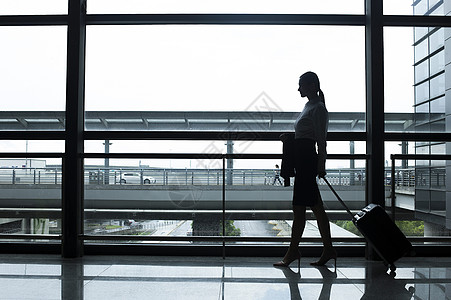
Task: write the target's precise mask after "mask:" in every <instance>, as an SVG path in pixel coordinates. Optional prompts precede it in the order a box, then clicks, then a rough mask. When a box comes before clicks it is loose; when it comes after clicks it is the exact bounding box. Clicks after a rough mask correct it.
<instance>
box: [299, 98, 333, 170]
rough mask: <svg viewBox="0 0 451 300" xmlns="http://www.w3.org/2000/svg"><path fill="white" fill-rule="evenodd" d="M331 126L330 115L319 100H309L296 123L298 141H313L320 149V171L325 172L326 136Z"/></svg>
mask: <svg viewBox="0 0 451 300" xmlns="http://www.w3.org/2000/svg"><path fill="white" fill-rule="evenodd" d="M328 125H329V113H328V112H327V109H326V106H325V105H324V103H323V102H322V101H320V100H319V99H315V100H309V101H308V102H307V103H306V104H305V106H304V109H303V110H302V112H301V113H300V114H299V116H298V118H297V119H296V121H295V123H294V131H295V138H296V139H301V138H305V139H311V140H314V141H315V142H316V145H317V147H318V171H324V170H325V163H326V156H327V152H326V136H327V128H328Z"/></svg>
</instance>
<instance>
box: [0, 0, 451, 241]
mask: <svg viewBox="0 0 451 300" xmlns="http://www.w3.org/2000/svg"><path fill="white" fill-rule="evenodd" d="M58 2H61V1H58ZM382 2H384V11H383V14H382V12H379V13H380V14H379V15H377V14H378V12H372V13H373V14H374V16H373V17H375V18H379V19H380V20H382V23H381V24H382V25H381V26H383V27H384V28H383V36H384V42H383V43H384V51H385V53H384V62H385V65H384V69H383V72H384V74H376V72H379V71H376V70H374V69H372V68H368V65H369V64H368V63H369V62H368V61H367V60H368V59H369V57H368V56H367V57H366V56H365V54H366V53H368V51H366V50H375V49H377V46H378V45H377V42H375V41H372V43H373V44H371V43H366V44H365V40H366V37H365V34H366V33H365V29H366V27H365V26H366V25H367V24H366V23H365V22H366V20H367V19H366V18H365V15H364V14H365V10H364V3H365V2H364V1H353V0H350V1H344V2H343V1H341V2H340V3H338V2H337V3H336V1H326V0H324V1H315V2H312V1H281V2H278V3H277V7H275V4H274V2H272V1H258V2H257V1H250V0H249V1H244V2H243V1H240V3H239V4H238V2H237V3H236V5H235V3H234V2H230V1H228V2H227V3H224V5H220V4H216V5H213V4H211V3H210V2H206V1H170V2H168V1H153V2H152V4H151V5H150V4H149V3H147V4H145V3H144V2H142V1H128V2H127V3H126V4H124V3H123V2H120V1H101V0H90V1H89V5H88V6H87V7H88V11H87V15H86V19H85V20H83V21H82V27H83V28H85V27H84V26H85V25H86V44H84V40H83V39H80V40H83V42H82V46H83V47H86V49H82V50H83V51H81V52H82V53H83V54H86V56H85V59H82V60H81V61H80V62H79V64H80V65H77V66H75V67H72V68H70V70H69V69H66V68H67V67H66V65H67V53H68V49H66V48H67V47H66V45H67V42H68V41H67V32H68V28H69V27H70V20H71V19H70V18H69V16H68V15H67V14H68V10H67V7H60V6H59V5H60V3H58V4H56V2H53V1H46V2H45V5H42V6H40V7H39V9H37V8H36V6H33V5H27V6H24V7H27V9H26V10H25V9H22V8H20V6H19V5H17V7H15V8H14V7H10V6H8V10H7V11H6V10H5V11H6V13H5V14H6V15H9V16H11V17H13V18H9V17H7V16H1V17H0V25H2V26H1V27H0V35H1V36H2V40H4V41H6V42H5V45H6V47H2V49H1V50H0V54H2V55H1V57H2V60H3V65H4V66H6V67H5V68H4V70H5V71H2V72H0V74H1V75H0V76H2V78H3V80H2V82H5V83H7V84H5V85H2V86H0V95H1V96H2V98H4V99H8V101H7V102H5V103H7V104H5V106H4V109H3V110H2V111H1V112H0V125H1V127H0V130H1V131H2V133H4V134H3V136H2V137H1V139H2V140H1V143H2V146H3V145H4V147H2V150H1V153H0V156H3V157H0V159H1V160H2V161H3V163H2V165H0V168H1V170H2V173H1V174H0V175H1V177H0V184H2V188H3V189H4V192H5V193H4V195H5V197H6V198H7V199H5V200H4V201H2V203H3V204H1V209H0V211H1V213H2V215H1V216H2V217H3V218H4V219H0V220H6V221H2V222H3V223H4V224H9V223H11V224H15V225H14V226H15V227H14V228H16V229H17V228H19V227H20V231H17V230H16V231H14V232H13V231H8V230H9V229H6V230H4V231H3V232H2V234H12V233H16V234H18V235H17V236H16V237H15V238H16V239H17V238H20V239H21V240H26V237H25V236H24V234H35V237H36V234H43V235H44V236H45V237H47V239H48V240H51V239H54V238H56V239H59V238H60V236H59V235H60V234H61V233H62V232H61V206H62V205H61V200H62V197H61V194H62V185H61V182H62V179H61V178H64V176H65V175H67V174H65V173H64V172H65V171H64V168H63V166H64V164H65V163H67V160H65V156H66V155H67V153H66V151H67V152H71V151H72V149H71V150H69V149H64V142H65V141H66V142H67V141H70V142H74V143H80V141H78V140H76V139H74V138H73V136H70V134H73V133H74V132H75V131H74V128H75V127H72V129H66V119H65V117H66V107H65V103H66V97H67V95H66V72H70V71H73V70H74V69H78V68H79V67H81V68H80V69H85V71H86V72H85V73H84V74H83V75H84V76H83V78H82V81H83V82H84V85H83V84H80V87H82V88H81V89H82V93H83V97H84V103H83V105H84V106H83V108H84V110H83V115H84V122H83V125H77V126H81V127H80V128H78V129H79V130H80V131H83V138H82V141H83V142H84V149H82V150H81V153H80V155H81V156H82V157H83V165H82V166H80V168H82V169H83V170H82V173H83V175H82V178H83V179H82V185H81V186H82V189H83V194H84V196H81V197H80V198H77V199H78V200H77V201H79V204H80V208H81V206H83V207H82V208H81V209H82V210H83V217H82V219H83V220H82V221H81V224H82V226H81V227H83V228H72V229H75V232H78V233H77V234H82V235H83V236H84V239H85V241H86V244H90V245H93V244H94V245H95V246H98V245H100V244H105V243H108V244H111V243H113V244H119V243H120V244H124V243H126V244H127V243H128V244H136V243H139V244H142V245H146V244H151V246H156V245H157V244H158V245H162V244H164V245H169V244H171V245H172V246H177V245H178V246H180V245H182V246H186V245H190V246H199V245H221V244H222V243H224V242H225V241H227V243H229V242H230V243H233V245H241V246H246V245H250V243H251V244H253V243H268V242H270V243H271V245H276V246H280V245H281V243H283V242H286V241H287V240H288V236H289V234H290V230H291V227H290V226H291V224H290V222H291V221H290V219H291V213H290V199H291V192H292V188H291V187H287V188H284V187H283V186H282V184H283V181H282V179H281V178H280V175H279V173H278V172H279V168H280V157H281V156H280V153H281V143H280V141H278V136H279V134H280V133H282V132H287V131H292V130H293V127H292V126H293V122H294V120H295V118H296V116H297V113H299V111H301V110H302V107H303V105H304V103H305V99H301V98H300V96H299V94H298V92H297V88H298V86H297V84H298V78H299V75H301V74H302V73H303V72H305V71H309V70H311V71H315V72H316V73H317V74H318V75H319V77H320V80H321V87H322V89H323V91H324V93H325V95H326V105H327V108H328V110H329V113H330V125H329V144H328V152H329V154H330V157H329V159H328V162H327V172H328V177H329V178H330V180H331V181H332V183H333V184H334V185H335V186H336V187H337V190H338V192H339V193H340V194H341V195H342V196H343V198H344V200H345V201H346V202H347V203H348V204H349V205H350V206H351V208H352V209H353V210H357V209H359V208H361V207H362V206H364V205H365V203H366V201H367V200H368V198H367V196H368V195H367V190H368V189H367V187H368V180H367V178H368V177H367V176H368V169H367V165H368V161H367V159H368V157H367V156H366V153H367V144H366V142H367V133H368V131H367V123H368V122H367V116H366V113H367V112H366V107H367V106H368V104H369V103H370V104H371V103H378V102H377V101H378V99H372V98H371V95H368V94H366V92H367V91H366V90H367V86H368V80H367V81H365V80H366V79H368V78H373V77H379V76H375V75H383V76H382V78H385V82H383V83H380V84H381V86H382V87H384V95H383V97H384V101H381V102H380V103H384V110H383V112H384V122H385V123H384V131H385V133H384V132H381V133H380V134H381V136H382V135H383V137H382V138H380V137H379V136H372V138H374V139H375V140H371V141H370V142H371V143H373V142H375V141H376V142H382V143H384V148H385V155H384V165H383V166H382V165H381V166H376V168H380V170H382V169H383V170H384V177H383V180H384V184H383V188H384V189H385V191H384V195H386V199H385V200H386V201H385V204H386V207H387V209H388V210H389V211H391V212H392V213H393V212H395V213H396V215H392V216H398V218H399V221H401V220H402V221H412V222H417V221H418V222H419V224H416V223H415V224H416V225H418V226H419V227H421V226H423V227H424V229H423V231H422V232H420V233H416V234H414V233H411V232H410V231H407V230H406V231H405V232H406V234H407V235H409V236H420V237H425V236H437V235H445V234H446V233H447V229H446V204H447V195H448V194H449V192H448V189H449V187H448V186H447V184H446V177H445V175H446V171H447V169H448V168H449V166H448V164H447V160H446V159H442V160H429V159H422V160H415V159H401V160H398V161H396V162H395V166H396V168H397V172H395V176H393V173H390V174H389V169H390V167H391V166H390V161H391V160H390V155H391V154H446V153H447V150H446V149H447V146H448V145H447V143H449V138H448V136H447V135H446V132H447V127H446V123H447V122H446V121H447V105H446V102H447V101H446V96H447V95H446V88H447V78H446V76H445V73H446V66H447V61H446V57H447V55H446V45H447V41H448V37H447V30H446V29H447V28H444V27H440V26H432V25H431V26H429V25H428V23H427V21H426V20H425V19H424V18H422V19H421V22H420V21H418V22H419V23H421V26H419V25H418V24H417V23H415V22H417V21H416V19H415V18H413V19H408V20H406V19H402V18H396V16H395V17H393V16H390V18H386V17H387V15H412V16H414V17H415V16H422V17H423V16H429V17H430V18H431V20H434V22H435V23H434V24H437V23H440V22H443V19H437V18H440V17H442V16H444V15H446V14H447V12H446V11H445V7H446V5H445V4H446V3H445V2H444V1H433V0H429V1H427V0H421V1H414V2H413V3H412V2H410V1H399V2H398V1H396V2H397V3H396V4H395V3H394V1H382ZM18 3H19V1H18ZM370 3H371V2H370V1H367V4H370ZM22 4H23V3H22ZM22 6H23V5H22ZM74 12H76V10H74ZM288 13H289V15H287V14H288ZM18 15H28V18H24V19H22V20H20V18H15V17H17V16H18ZM84 21H86V24H85V23H83V22H84ZM409 22H412V24H410V23H409ZM431 22H432V21H431ZM19 25H20V26H19ZM27 25H28V26H27ZM50 25H52V26H50ZM375 26H379V25H375ZM82 36H83V34H82V35H80V36H78V37H82ZM83 47H82V48H83ZM365 47H369V48H367V49H365ZM69 50H74V49H69ZM84 50H86V51H84ZM70 61H73V60H70ZM368 72H369V73H368ZM381 72H382V71H381ZM401 72H402V74H401ZM83 97H79V98H78V100H76V101H82V100H81V99H83ZM367 98H368V99H367ZM448 102H449V101H448ZM80 103H81V102H80ZM381 105H382V104H381ZM67 109H69V108H67ZM71 112H73V111H72V110H71ZM81 119H83V118H81ZM81 119H80V120H81ZM80 124H81V122H80ZM67 133H69V134H68V135H66V134H67ZM418 134H419V135H418ZM429 134H433V136H434V138H431V139H429ZM438 134H443V135H442V136H440V137H441V138H437V136H438ZM379 138H380V139H379ZM71 155H72V154H71ZM74 157H75V156H70V158H69V159H70V160H75V158H74ZM369 159H371V158H369ZM71 162H72V161H71ZM372 168H373V167H372ZM412 169H413V170H412ZM44 175H45V176H44ZM80 177H81V176H80ZM2 180H3V181H4V182H3V181H2ZM393 182H396V184H398V187H397V190H396V191H395V194H396V195H397V197H398V200H399V202H396V203H395V202H390V197H389V196H390V192H391V188H392V186H393V185H392V183H393ZM319 184H320V190H321V191H322V195H323V198H324V201H325V203H326V205H327V209H328V210H329V211H330V217H331V221H332V223H333V224H331V226H332V228H333V233H332V235H333V237H334V238H335V241H336V242H337V243H344V244H346V243H349V242H351V243H360V242H362V239H361V238H360V237H359V234H358V232H357V231H356V230H355V228H353V227H352V226H351V224H350V222H349V219H348V218H347V216H346V215H345V214H344V213H343V209H342V208H341V207H339V205H337V202H336V201H335V200H334V198H333V195H332V194H331V193H330V191H329V190H328V189H327V188H326V187H325V186H324V185H323V183H322V182H321V181H320V182H319ZM412 184H413V186H412ZM80 192H81V191H80ZM8 195H12V196H8ZM19 195H21V196H20V197H19ZM401 196H402V197H404V196H405V197H404V198H402V197H401ZM77 197H78V196H77ZM83 197H84V198H83ZM401 198H402V201H401ZM77 203H78V202H77ZM392 205H395V206H396V207H394V206H392ZM70 209H73V208H70ZM67 213H71V212H70V211H68V212H67ZM13 214H16V215H17V214H18V215H19V216H20V217H17V218H16V217H13ZM27 218H28V219H27ZM35 220H36V221H35ZM41 220H43V221H41ZM36 222H37V223H36ZM3 223H2V224H3ZM19 223H20V226H19ZM34 223H36V224H37V225H33V226H32V225H29V227H28V229H27V225H26V224H34ZM398 224H400V223H398ZM0 225H1V224H0ZM1 226H3V225H1ZM8 226H9V225H5V226H3V227H5V228H7V227H8ZM39 226H41V227H42V228H44V229H43V230H41V231H39V232H38V231H36V230H35V228H38V227H39ZM309 226H310V227H309V228H310V229H311V230H310V231H309V232H310V233H311V235H308V236H307V240H306V241H307V242H312V243H313V244H312V245H319V244H318V242H319V238H318V232H317V230H316V225H315V222H314V221H313V220H311V221H310V220H309ZM10 227H11V226H9V227H8V228H10ZM73 227H76V226H75V225H74V226H73ZM400 227H401V225H400ZM11 228H12V227H11ZM39 228H40V227H39ZM19 234H20V235H19ZM52 234H54V235H52ZM63 234H64V232H63ZM65 234H66V237H68V238H69V237H70V235H71V234H69V233H65ZM224 235H225V236H226V237H225V238H224ZM76 236H77V235H76ZM2 238H3V240H5V237H4V236H2ZM72 238H73V236H72ZM28 240H30V239H28ZM267 245H269V244H267Z"/></svg>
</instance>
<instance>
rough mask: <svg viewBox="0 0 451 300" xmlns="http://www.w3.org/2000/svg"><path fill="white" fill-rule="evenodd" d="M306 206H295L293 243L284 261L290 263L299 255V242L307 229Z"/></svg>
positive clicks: (292, 231) (292, 232) (292, 229)
mask: <svg viewBox="0 0 451 300" xmlns="http://www.w3.org/2000/svg"><path fill="white" fill-rule="evenodd" d="M305 210H306V209H305V206H301V205H293V226H292V228H291V242H290V247H289V248H288V251H287V253H286V254H285V257H284V258H283V261H285V262H289V261H291V260H292V259H293V258H294V257H297V255H298V247H299V242H300V241H301V237H302V234H303V233H304V228H305Z"/></svg>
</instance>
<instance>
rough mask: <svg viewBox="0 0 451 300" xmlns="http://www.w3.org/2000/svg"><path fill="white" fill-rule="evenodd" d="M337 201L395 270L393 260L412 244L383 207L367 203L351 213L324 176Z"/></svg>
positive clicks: (392, 269) (408, 249)
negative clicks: (355, 212)
mask: <svg viewBox="0 0 451 300" xmlns="http://www.w3.org/2000/svg"><path fill="white" fill-rule="evenodd" d="M324 181H325V182H326V183H327V185H328V186H329V188H330V189H331V191H332V192H333V193H334V195H335V196H336V197H337V199H338V201H340V203H341V204H342V205H343V206H344V207H345V209H346V211H347V212H348V213H349V214H350V215H351V217H352V222H353V223H354V225H355V226H356V227H357V229H358V230H359V231H360V232H361V233H362V235H363V236H364V237H365V239H366V240H367V242H368V243H369V244H370V245H371V246H372V247H373V248H374V250H375V251H376V253H377V254H378V255H379V256H380V257H381V258H382V260H383V261H384V263H385V264H386V265H387V266H389V267H390V270H391V271H393V272H394V271H395V270H396V266H395V264H394V263H395V261H397V260H398V259H399V258H401V257H403V256H404V255H406V254H407V253H409V252H410V251H411V250H412V244H411V243H410V242H409V241H408V240H407V238H406V236H405V235H404V234H403V233H402V232H401V230H399V228H398V226H396V224H395V223H394V222H393V221H392V220H391V219H390V217H389V216H388V214H387V213H386V212H385V209H384V208H382V207H381V206H379V205H377V204H369V205H368V206H366V207H365V208H363V209H362V210H361V211H360V212H358V213H357V214H356V215H353V214H352V212H351V211H350V210H349V208H348V207H347V206H346V204H345V203H344V202H343V200H342V199H341V198H340V196H339V195H338V194H337V192H336V191H335V190H334V188H333V187H332V186H331V185H330V183H329V182H328V181H327V179H325V178H324Z"/></svg>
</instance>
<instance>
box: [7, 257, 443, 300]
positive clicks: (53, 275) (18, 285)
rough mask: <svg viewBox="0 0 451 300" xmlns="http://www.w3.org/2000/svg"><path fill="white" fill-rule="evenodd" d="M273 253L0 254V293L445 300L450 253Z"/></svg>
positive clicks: (251, 299)
mask: <svg viewBox="0 0 451 300" xmlns="http://www.w3.org/2000/svg"><path fill="white" fill-rule="evenodd" d="M275 260H276V259H275V258H266V257H265V258H255V257H254V258H244V257H229V258H226V259H225V260H223V259H222V258H218V257H158V256H146V257H144V256H85V257H83V258H80V259H62V258H61V257H60V256H58V255H0V299H46V300H50V299H95V300H99V299H107V300H113V299H127V300H128V299H133V300H138V299H165V300H166V299H201V300H208V299H212V300H221V299H227V300H232V299H233V300H236V299H246V300H254V299H271V300H273V299H433V300H436V299H451V257H450V258H419V257H416V258H403V259H401V260H400V261H399V262H398V263H397V267H398V269H397V271H396V276H395V277H393V276H391V275H389V274H387V272H386V271H385V268H384V267H383V264H382V263H381V262H370V261H366V260H365V259H363V258H339V260H338V263H337V270H336V272H334V271H335V270H334V268H333V266H332V265H329V267H318V268H315V267H311V266H310V265H309V264H308V262H310V261H311V260H313V259H312V258H309V257H306V258H303V259H302V262H301V270H300V274H297V273H296V272H297V267H295V268H294V269H278V268H274V267H272V263H273V262H274V261H275Z"/></svg>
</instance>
